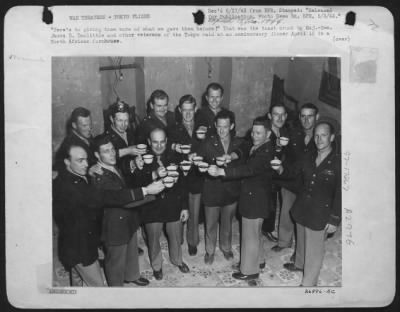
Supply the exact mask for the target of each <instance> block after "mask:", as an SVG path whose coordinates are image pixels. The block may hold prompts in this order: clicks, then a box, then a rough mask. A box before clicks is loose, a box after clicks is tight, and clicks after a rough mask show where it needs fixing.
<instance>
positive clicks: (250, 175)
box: [208, 117, 274, 280]
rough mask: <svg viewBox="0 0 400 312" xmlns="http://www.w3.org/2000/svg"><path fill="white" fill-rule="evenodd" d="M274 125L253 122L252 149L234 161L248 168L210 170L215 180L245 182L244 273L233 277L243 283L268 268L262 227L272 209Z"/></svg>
mask: <svg viewBox="0 0 400 312" xmlns="http://www.w3.org/2000/svg"><path fill="white" fill-rule="evenodd" d="M270 135H271V125H270V121H269V120H268V119H266V118H265V117H261V118H256V119H255V120H254V122H253V127H252V132H251V138H252V143H253V144H252V147H251V149H250V152H249V153H248V150H247V149H245V150H241V148H239V149H238V150H236V151H234V152H233V153H232V154H231V157H232V158H233V159H234V158H237V157H239V158H240V159H243V158H245V159H246V162H245V163H244V164H241V165H238V166H235V167H230V168H218V167H210V168H209V170H208V173H209V174H210V175H211V176H214V177H217V176H223V177H224V179H226V180H230V179H241V189H240V197H239V213H240V215H241V216H242V235H241V248H240V271H238V272H235V273H233V274H232V277H233V278H235V279H239V280H254V279H257V278H258V277H259V272H260V268H263V267H265V260H264V248H263V245H264V241H263V237H262V232H261V227H262V223H263V220H264V218H266V217H268V214H269V210H270V209H271V207H270V205H271V184H272V174H273V171H272V169H271V165H270V162H271V160H272V158H273V155H274V150H273V146H272V142H270V140H269V137H270Z"/></svg>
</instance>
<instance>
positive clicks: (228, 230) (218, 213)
mask: <svg viewBox="0 0 400 312" xmlns="http://www.w3.org/2000/svg"><path fill="white" fill-rule="evenodd" d="M236 206H237V202H235V203H233V204H229V205H226V206H222V207H210V206H205V207H204V212H205V219H206V235H205V237H206V242H205V243H206V252H207V253H208V254H209V255H212V254H214V252H215V247H216V244H217V229H218V220H219V219H220V220H221V225H220V227H219V248H220V249H221V250H222V251H223V252H229V251H231V250H232V221H233V216H234V215H235V211H236Z"/></svg>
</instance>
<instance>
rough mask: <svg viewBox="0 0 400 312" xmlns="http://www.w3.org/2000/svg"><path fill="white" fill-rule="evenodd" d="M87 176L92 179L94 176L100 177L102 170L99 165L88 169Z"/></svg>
mask: <svg viewBox="0 0 400 312" xmlns="http://www.w3.org/2000/svg"><path fill="white" fill-rule="evenodd" d="M88 174H89V175H90V176H91V177H94V176H95V175H96V174H98V175H102V174H103V169H102V168H101V166H100V165H99V164H95V165H93V166H92V167H90V168H89V171H88Z"/></svg>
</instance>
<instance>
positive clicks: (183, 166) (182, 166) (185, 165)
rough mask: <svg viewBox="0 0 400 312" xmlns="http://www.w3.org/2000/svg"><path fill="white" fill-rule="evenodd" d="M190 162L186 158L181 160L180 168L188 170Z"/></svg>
mask: <svg viewBox="0 0 400 312" xmlns="http://www.w3.org/2000/svg"><path fill="white" fill-rule="evenodd" d="M191 166H192V163H191V162H190V161H188V160H183V161H181V168H182V170H183V171H189V170H190V167H191Z"/></svg>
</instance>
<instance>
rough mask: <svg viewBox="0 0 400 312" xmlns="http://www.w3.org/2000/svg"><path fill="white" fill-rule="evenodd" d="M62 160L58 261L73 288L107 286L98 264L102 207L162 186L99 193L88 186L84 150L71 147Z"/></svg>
mask: <svg viewBox="0 0 400 312" xmlns="http://www.w3.org/2000/svg"><path fill="white" fill-rule="evenodd" d="M63 158H64V163H65V168H66V170H62V171H61V172H60V174H59V175H58V176H57V177H56V179H55V180H54V185H53V216H54V219H55V221H56V224H57V226H58V228H59V244H58V252H59V258H60V261H61V263H62V264H63V265H64V267H65V268H66V269H67V270H70V271H71V284H72V286H82V285H85V286H94V287H96V286H97V287H99V286H106V282H105V281H104V279H103V277H102V273H101V269H100V265H99V262H98V260H97V259H98V247H99V245H100V232H101V219H102V215H103V207H104V205H111V206H115V207H121V205H126V204H129V203H131V202H133V201H137V200H142V199H143V198H144V197H145V196H146V195H148V194H149V195H151V194H158V193H159V192H161V191H162V190H163V189H164V186H163V185H162V184H161V183H152V184H150V185H148V186H146V187H142V188H136V189H126V188H124V189H121V190H117V191H115V190H113V191H111V190H110V191H109V190H99V189H96V188H95V187H94V186H93V185H91V184H89V182H88V178H87V176H86V174H87V169H88V156H87V153H86V151H85V149H84V148H83V147H81V146H78V145H70V146H69V148H68V149H67V150H65V155H64V156H63Z"/></svg>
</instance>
